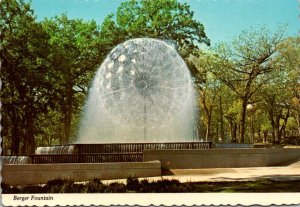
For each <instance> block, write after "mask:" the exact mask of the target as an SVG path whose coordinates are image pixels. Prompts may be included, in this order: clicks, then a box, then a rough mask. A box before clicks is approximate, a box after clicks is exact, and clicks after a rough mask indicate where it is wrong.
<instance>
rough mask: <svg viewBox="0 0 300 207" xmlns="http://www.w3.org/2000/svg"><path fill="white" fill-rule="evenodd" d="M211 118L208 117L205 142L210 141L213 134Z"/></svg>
mask: <svg viewBox="0 0 300 207" xmlns="http://www.w3.org/2000/svg"><path fill="white" fill-rule="evenodd" d="M210 131H211V116H207V126H206V133H205V141H208V139H209V138H210V134H211V132H210Z"/></svg>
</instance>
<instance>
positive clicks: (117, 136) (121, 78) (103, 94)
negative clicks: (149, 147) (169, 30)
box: [77, 38, 197, 143]
mask: <svg viewBox="0 0 300 207" xmlns="http://www.w3.org/2000/svg"><path fill="white" fill-rule="evenodd" d="M195 110H196V107H195V96H194V89H193V83H192V81H191V75H190V72H189V70H188V68H187V66H186V64H185V63H184V61H183V60H182V58H181V57H180V55H179V54H178V53H177V52H176V50H175V49H174V48H173V47H172V46H170V45H168V44H166V43H165V42H163V41H160V40H156V39H150V38H138V39H133V40H129V41H126V42H124V43H122V44H120V45H118V46H116V47H115V48H114V49H113V50H112V51H111V52H110V53H109V55H108V56H107V57H106V59H105V60H104V62H103V63H102V65H101V67H100V68H99V70H98V71H97V74H96V77H95V79H94V81H93V85H92V87H91V89H90V92H89V97H88V100H87V103H86V108H85V113H84V116H83V119H82V121H81V126H80V131H79V136H78V140H77V143H124V142H174V141H178V142H179V141H196V139H197V133H196V130H195V129H196V115H195V114H196V113H195V112H196V111H195Z"/></svg>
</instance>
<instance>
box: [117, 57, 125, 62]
mask: <svg viewBox="0 0 300 207" xmlns="http://www.w3.org/2000/svg"><path fill="white" fill-rule="evenodd" d="M125 60H126V56H125V55H120V57H119V58H118V61H119V62H124V61H125Z"/></svg>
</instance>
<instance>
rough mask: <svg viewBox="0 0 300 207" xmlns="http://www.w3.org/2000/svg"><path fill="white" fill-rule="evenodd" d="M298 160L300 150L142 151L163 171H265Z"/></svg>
mask: <svg viewBox="0 0 300 207" xmlns="http://www.w3.org/2000/svg"><path fill="white" fill-rule="evenodd" d="M299 158H300V148H298V149H286V148H272V149H249V148H248V149H210V150H147V151H144V161H149V160H159V161H160V162H161V166H162V169H201V168H239V167H267V166H278V165H285V164H287V163H289V162H292V161H295V160H299Z"/></svg>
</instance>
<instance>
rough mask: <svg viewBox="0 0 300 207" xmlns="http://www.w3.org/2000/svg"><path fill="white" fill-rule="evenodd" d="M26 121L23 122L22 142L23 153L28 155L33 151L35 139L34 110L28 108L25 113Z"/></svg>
mask: <svg viewBox="0 0 300 207" xmlns="http://www.w3.org/2000/svg"><path fill="white" fill-rule="evenodd" d="M25 114H26V115H25V117H26V122H25V134H24V138H25V140H24V144H25V152H24V153H25V154H26V155H30V154H33V153H34V151H35V140H34V118H35V116H34V112H32V110H30V109H29V110H28V111H27V113H25Z"/></svg>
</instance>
